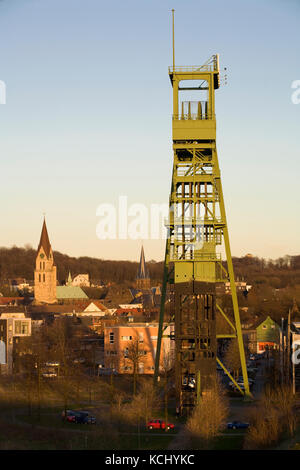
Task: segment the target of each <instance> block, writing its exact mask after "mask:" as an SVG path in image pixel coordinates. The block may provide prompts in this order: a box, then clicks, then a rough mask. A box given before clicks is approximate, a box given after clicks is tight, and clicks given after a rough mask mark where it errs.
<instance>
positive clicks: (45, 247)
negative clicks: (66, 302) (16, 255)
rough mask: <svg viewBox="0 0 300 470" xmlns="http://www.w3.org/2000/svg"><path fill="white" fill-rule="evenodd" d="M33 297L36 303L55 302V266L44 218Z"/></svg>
mask: <svg viewBox="0 0 300 470" xmlns="http://www.w3.org/2000/svg"><path fill="white" fill-rule="evenodd" d="M34 298H35V302H36V303H47V304H52V303H55V302H56V266H55V264H54V259H53V252H52V248H51V244H50V241H49V236H48V231H47V226H46V220H45V219H44V222H43V227H42V232H41V238H40V243H39V246H38V250H37V256H36V262H35V270H34Z"/></svg>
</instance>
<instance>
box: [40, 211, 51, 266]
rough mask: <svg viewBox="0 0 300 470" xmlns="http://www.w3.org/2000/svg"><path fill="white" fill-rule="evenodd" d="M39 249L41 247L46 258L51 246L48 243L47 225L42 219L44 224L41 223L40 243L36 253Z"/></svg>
mask: <svg viewBox="0 0 300 470" xmlns="http://www.w3.org/2000/svg"><path fill="white" fill-rule="evenodd" d="M41 247H43V249H44V252H45V255H46V256H47V258H48V257H49V253H50V250H51V245H50V241H49V236H48V230H47V225H46V219H45V218H44V222H43V227H42V232H41V238H40V243H39V246H38V251H39V250H40V248H41Z"/></svg>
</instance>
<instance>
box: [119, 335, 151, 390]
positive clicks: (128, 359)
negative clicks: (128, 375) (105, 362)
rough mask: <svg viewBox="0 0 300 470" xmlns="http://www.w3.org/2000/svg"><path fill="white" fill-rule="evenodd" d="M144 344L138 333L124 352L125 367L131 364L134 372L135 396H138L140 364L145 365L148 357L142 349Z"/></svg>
mask: <svg viewBox="0 0 300 470" xmlns="http://www.w3.org/2000/svg"><path fill="white" fill-rule="evenodd" d="M142 344H143V343H141V342H140V340H139V337H138V333H136V337H135V338H132V340H130V341H128V342H127V343H126V348H125V350H124V365H125V366H127V364H128V363H129V364H131V366H132V370H133V372H132V374H133V395H135V394H136V385H137V376H138V373H139V367H140V364H144V363H145V360H146V355H147V352H146V351H144V349H143V348H142ZM145 353H146V354H145Z"/></svg>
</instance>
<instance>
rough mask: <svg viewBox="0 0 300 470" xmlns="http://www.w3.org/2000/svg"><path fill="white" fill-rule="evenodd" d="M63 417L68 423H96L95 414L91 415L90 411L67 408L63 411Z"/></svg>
mask: <svg viewBox="0 0 300 470" xmlns="http://www.w3.org/2000/svg"><path fill="white" fill-rule="evenodd" d="M62 419H63V420H64V421H67V422H68V423H76V424H96V422H97V420H96V418H95V416H93V415H90V414H89V412H88V411H73V410H67V412H66V414H65V411H63V412H62Z"/></svg>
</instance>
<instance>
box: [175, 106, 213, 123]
mask: <svg viewBox="0 0 300 470" xmlns="http://www.w3.org/2000/svg"><path fill="white" fill-rule="evenodd" d="M180 111H181V112H180V113H179V114H173V119H175V120H180V121H197V120H200V121H202V120H207V119H213V117H214V115H213V113H212V112H211V110H210V109H209V106H208V102H207V101H182V102H181V110H180Z"/></svg>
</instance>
